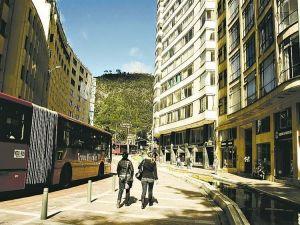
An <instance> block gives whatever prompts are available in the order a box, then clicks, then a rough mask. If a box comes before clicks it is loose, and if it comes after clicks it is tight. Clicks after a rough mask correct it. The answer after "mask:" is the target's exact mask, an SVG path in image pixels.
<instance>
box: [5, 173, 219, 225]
mask: <svg viewBox="0 0 300 225" xmlns="http://www.w3.org/2000/svg"><path fill="white" fill-rule="evenodd" d="M111 187H112V178H111V177H110V178H106V179H103V180H99V181H96V182H94V183H93V198H92V199H93V202H92V203H87V200H86V185H85V184H84V185H79V186H76V187H72V188H69V189H66V190H59V191H55V192H52V193H50V194H49V218H48V219H47V221H40V220H39V215H40V208H41V198H42V196H41V195H35V196H31V197H24V198H20V199H14V200H9V201H2V202H0V224H1V225H2V224H3V225H4V224H9V225H14V224H30V225H31V224H84V225H90V224H128V225H129V224H130V225H131V224H132V225H135V224H144V225H148V224H172V225H173V224H184V225H185V224H218V216H217V214H218V212H220V211H221V209H220V208H218V207H216V206H215V205H214V203H213V202H212V201H210V200H208V199H207V198H206V197H205V196H204V193H203V191H202V190H201V189H199V188H197V187H195V186H192V185H190V184H187V183H185V182H183V181H181V180H179V179H178V178H175V177H173V176H171V175H169V174H166V173H164V172H162V171H160V172H159V183H158V185H155V186H154V196H155V198H156V199H157V200H158V203H156V204H154V205H153V206H152V207H149V206H148V207H146V208H145V209H141V207H140V205H141V202H140V200H139V199H140V194H141V185H140V182H139V181H137V180H135V181H134V186H133V189H132V198H131V202H132V204H131V206H129V207H125V206H123V207H122V208H120V209H117V208H116V198H117V192H114V193H112V191H111Z"/></svg>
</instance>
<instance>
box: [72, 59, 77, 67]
mask: <svg viewBox="0 0 300 225" xmlns="http://www.w3.org/2000/svg"><path fill="white" fill-rule="evenodd" d="M73 64H74V65H75V66H77V60H76V59H75V58H73Z"/></svg>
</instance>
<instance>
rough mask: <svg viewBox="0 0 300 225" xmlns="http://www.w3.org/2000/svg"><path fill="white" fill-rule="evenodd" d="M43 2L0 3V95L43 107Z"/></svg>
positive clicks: (45, 60)
mask: <svg viewBox="0 0 300 225" xmlns="http://www.w3.org/2000/svg"><path fill="white" fill-rule="evenodd" d="M49 10H50V4H49V3H47V2H46V1H39V3H38V4H37V1H35V0H34V1H31V0H4V1H1V2H0V91H1V92H4V93H7V94H9V95H13V96H15V97H19V98H22V99H25V100H28V101H31V102H33V103H36V104H38V105H42V106H46V105H47V92H48V88H47V87H48V84H49V74H48V60H49V57H48V47H47V32H46V31H47V29H48V28H47V26H46V24H47V23H49V20H50V15H49V14H47V13H45V14H41V12H43V11H46V12H47V11H49Z"/></svg>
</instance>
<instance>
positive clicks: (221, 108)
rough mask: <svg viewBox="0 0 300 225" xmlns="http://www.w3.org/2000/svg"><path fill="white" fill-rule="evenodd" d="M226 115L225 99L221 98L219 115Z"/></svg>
mask: <svg viewBox="0 0 300 225" xmlns="http://www.w3.org/2000/svg"><path fill="white" fill-rule="evenodd" d="M226 113H227V97H224V98H221V99H220V100H219V115H220V116H221V115H224V114H226Z"/></svg>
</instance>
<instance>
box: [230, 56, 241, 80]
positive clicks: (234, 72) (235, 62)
mask: <svg viewBox="0 0 300 225" xmlns="http://www.w3.org/2000/svg"><path fill="white" fill-rule="evenodd" d="M230 69H231V73H230V80H229V81H230V82H231V81H233V80H235V79H237V78H238V77H240V76H241V65H240V53H239V52H238V53H236V54H235V55H234V56H233V57H232V58H231V59H230Z"/></svg>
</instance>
